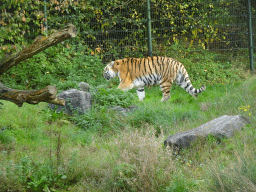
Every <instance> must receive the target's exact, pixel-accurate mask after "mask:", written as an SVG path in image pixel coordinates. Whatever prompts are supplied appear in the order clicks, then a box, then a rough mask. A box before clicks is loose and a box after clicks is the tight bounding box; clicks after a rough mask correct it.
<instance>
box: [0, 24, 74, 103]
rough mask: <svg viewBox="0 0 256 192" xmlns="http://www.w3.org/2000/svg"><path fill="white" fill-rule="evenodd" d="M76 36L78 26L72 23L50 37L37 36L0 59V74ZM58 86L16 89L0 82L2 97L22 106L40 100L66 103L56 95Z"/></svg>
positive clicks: (0, 96)
mask: <svg viewBox="0 0 256 192" xmlns="http://www.w3.org/2000/svg"><path fill="white" fill-rule="evenodd" d="M75 36H76V28H75V26H74V25H72V24H68V25H67V26H66V27H64V28H63V29H61V30H59V31H56V32H54V33H53V34H51V35H50V36H48V37H42V36H39V37H37V38H36V39H35V40H34V42H33V43H32V44H31V45H30V46H28V47H26V48H24V49H23V50H21V51H20V52H18V53H14V54H12V55H10V56H7V57H5V58H4V59H3V60H2V61H0V75H3V74H4V73H5V72H6V71H8V70H9V69H10V68H12V67H14V66H16V65H18V64H19V63H21V62H22V61H25V60H26V59H29V58H31V57H33V56H34V55H35V54H37V53H39V52H41V51H43V50H45V49H47V48H48V47H51V46H53V45H56V44H58V43H60V42H62V41H64V40H66V39H69V38H71V37H75ZM56 93H57V88H56V87H55V86H47V87H45V88H44V89H40V90H16V89H11V88H8V87H5V86H4V85H3V84H2V83H0V99H2V100H7V101H11V102H13V103H15V104H16V105H18V106H19V107H22V105H23V103H24V102H26V103H29V104H38V103H39V102H47V103H53V104H57V105H65V100H63V99H60V98H57V97H56Z"/></svg>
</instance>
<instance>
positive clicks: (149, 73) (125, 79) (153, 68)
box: [103, 56, 206, 102]
mask: <svg viewBox="0 0 256 192" xmlns="http://www.w3.org/2000/svg"><path fill="white" fill-rule="evenodd" d="M103 76H104V78H105V79H106V80H110V79H112V78H115V77H116V76H118V77H119V80H120V84H119V86H118V89H121V90H123V91H127V90H130V89H133V88H136V92H137V95H138V98H139V101H142V100H144V99H145V89H144V86H150V85H156V84H160V88H161V91H162V95H163V97H162V99H161V101H162V102H164V101H167V100H168V99H169V98H170V88H171V86H172V84H173V83H174V82H175V83H176V84H178V85H179V86H180V87H182V88H183V89H185V90H186V91H187V92H188V93H189V94H190V95H192V96H193V97H196V96H197V94H198V93H201V92H202V91H204V90H205V89H206V86H204V85H202V86H201V88H200V89H195V88H194V87H193V85H192V84H191V81H190V79H189V76H188V73H187V70H186V69H185V67H184V65H183V64H182V63H180V62H178V61H177V60H175V59H173V58H170V57H164V56H152V57H146V58H125V59H119V60H115V61H112V62H110V63H108V64H107V66H106V67H105V68H104V71H103Z"/></svg>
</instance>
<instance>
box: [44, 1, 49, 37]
mask: <svg viewBox="0 0 256 192" xmlns="http://www.w3.org/2000/svg"><path fill="white" fill-rule="evenodd" d="M44 19H45V20H44V24H45V33H46V36H48V25H47V9H46V0H44Z"/></svg>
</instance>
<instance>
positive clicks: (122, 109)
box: [109, 105, 137, 116]
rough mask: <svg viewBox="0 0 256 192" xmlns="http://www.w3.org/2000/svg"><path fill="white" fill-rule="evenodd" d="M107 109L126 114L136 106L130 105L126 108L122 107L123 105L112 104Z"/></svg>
mask: <svg viewBox="0 0 256 192" xmlns="http://www.w3.org/2000/svg"><path fill="white" fill-rule="evenodd" d="M109 109H110V110H113V111H116V112H117V113H119V114H120V115H123V116H127V113H128V112H133V111H135V110H136V109H137V106H136V105H131V106H130V107H128V108H124V107H121V106H112V107H110V108H109Z"/></svg>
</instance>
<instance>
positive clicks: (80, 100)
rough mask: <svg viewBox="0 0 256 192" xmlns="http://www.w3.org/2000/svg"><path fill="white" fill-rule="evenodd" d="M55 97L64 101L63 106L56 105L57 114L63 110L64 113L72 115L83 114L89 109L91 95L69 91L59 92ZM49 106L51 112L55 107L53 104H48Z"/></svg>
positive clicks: (73, 90)
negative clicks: (74, 113)
mask: <svg viewBox="0 0 256 192" xmlns="http://www.w3.org/2000/svg"><path fill="white" fill-rule="evenodd" d="M57 97H58V98H63V99H65V100H66V104H65V106H60V105H57V112H60V111H61V110H63V109H64V112H66V113H68V114H69V115H72V114H73V112H74V111H77V112H78V113H79V114H83V113H84V112H85V111H87V110H90V109H91V105H92V104H91V94H90V93H88V92H84V91H79V90H77V89H70V90H67V91H63V92H61V93H60V94H59V95H58V96H57ZM49 106H50V108H51V109H53V110H54V109H55V107H56V105H54V104H49Z"/></svg>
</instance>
